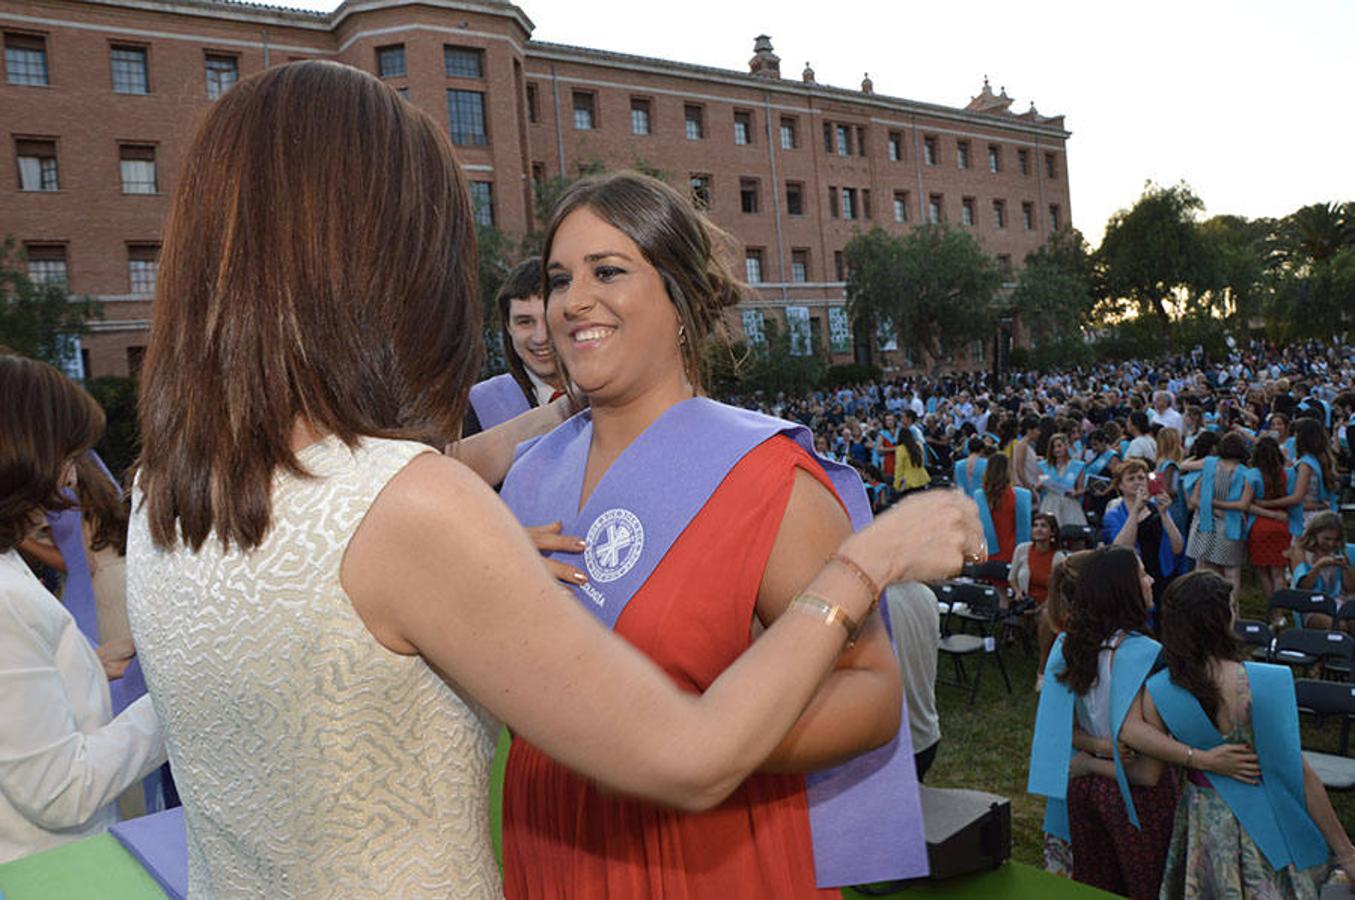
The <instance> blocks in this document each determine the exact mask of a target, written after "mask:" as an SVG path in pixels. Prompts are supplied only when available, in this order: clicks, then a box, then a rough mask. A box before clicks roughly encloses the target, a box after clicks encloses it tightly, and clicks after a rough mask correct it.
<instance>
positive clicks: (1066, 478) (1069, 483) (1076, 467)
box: [1040, 459, 1086, 494]
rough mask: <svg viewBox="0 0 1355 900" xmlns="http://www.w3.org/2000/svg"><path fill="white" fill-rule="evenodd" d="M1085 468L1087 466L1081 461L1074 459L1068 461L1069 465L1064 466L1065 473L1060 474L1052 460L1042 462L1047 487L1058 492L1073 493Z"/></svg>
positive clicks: (1041, 467) (1041, 469)
mask: <svg viewBox="0 0 1355 900" xmlns="http://www.w3.org/2000/svg"><path fill="white" fill-rule="evenodd" d="M1085 468H1086V466H1084V465H1083V464H1082V463H1081V462H1079V461H1078V460H1075V459H1072V460H1069V461H1068V465H1066V466H1064V467H1063V474H1059V470H1058V469H1056V468H1054V464H1053V463H1052V462H1042V463H1040V472H1041V473H1043V474H1044V475H1045V476H1046V478H1047V480H1046V481H1045V487H1047V488H1049V489H1050V490H1052V491H1054V492H1055V493H1057V494H1071V493H1072V492H1073V491H1075V490H1077V480H1078V478H1080V477H1081V476H1082V471H1083V470H1084V469H1085Z"/></svg>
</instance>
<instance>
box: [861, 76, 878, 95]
mask: <svg viewBox="0 0 1355 900" xmlns="http://www.w3.org/2000/svg"><path fill="white" fill-rule="evenodd" d="M861 93H863V94H873V93H875V82H873V81H871V80H870V73H869V72H867V73H866V76H865V77H864V78H862V79H861Z"/></svg>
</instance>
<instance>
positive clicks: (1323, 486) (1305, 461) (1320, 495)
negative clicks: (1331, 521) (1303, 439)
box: [1298, 453, 1339, 512]
mask: <svg viewBox="0 0 1355 900" xmlns="http://www.w3.org/2000/svg"><path fill="white" fill-rule="evenodd" d="M1298 464H1299V465H1301V466H1307V467H1308V468H1310V469H1312V470H1313V477H1314V478H1316V479H1317V500H1318V502H1319V503H1322V504H1324V505H1326V506H1327V507H1328V508H1330V509H1331V511H1332V512H1336V511H1337V510H1338V509H1339V507H1338V506H1337V497H1336V495H1335V493H1334V492H1333V491H1329V490H1328V489H1327V480H1326V478H1325V477H1324V476H1323V474H1322V463H1321V462H1319V461H1318V458H1317V457H1316V456H1313V455H1312V454H1311V453H1305V454H1304V455H1303V456H1302V458H1300V459H1299V462H1298Z"/></svg>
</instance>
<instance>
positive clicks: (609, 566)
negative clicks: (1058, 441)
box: [500, 398, 927, 887]
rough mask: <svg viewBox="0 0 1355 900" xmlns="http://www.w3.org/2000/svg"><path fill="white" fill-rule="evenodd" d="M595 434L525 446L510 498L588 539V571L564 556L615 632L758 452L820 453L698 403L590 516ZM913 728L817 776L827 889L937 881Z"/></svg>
mask: <svg viewBox="0 0 1355 900" xmlns="http://www.w3.org/2000/svg"><path fill="white" fill-rule="evenodd" d="M592 434H593V426H592V418H591V415H590V413H589V412H588V411H584V412H582V413H580V414H578V415H576V416H574V417H573V418H571V419H569V421H567V422H565V423H564V424H562V425H561V426H559V427H558V428H556V429H555V430H554V431H552V432H551V433H549V434H547V435H545V436H544V437H541V438H538V439H535V440H533V441H529V442H526V443H524V444H522V445H521V446H520V447H519V448H518V458H517V460H516V461H515V462H514V464H513V468H512V470H511V471H509V473H508V478H507V479H506V480H505V481H504V484H503V490H502V493H501V494H500V496H501V497H502V498H503V500H504V502H505V503H507V504H508V506H509V508H511V509H512V510H513V512H514V514H515V515H516V516H517V518H518V521H520V522H522V523H524V524H530V525H535V524H544V523H547V522H554V521H557V520H558V521H560V522H562V523H563V524H564V533H565V534H577V535H583V536H584V537H585V539H586V540H587V541H588V549H587V550H586V551H585V552H584V553H583V554H582V557H583V558H582V559H580V554H572V553H556V554H553V556H554V557H556V558H559V559H561V560H562V561H564V562H567V563H570V564H571V565H577V566H579V567H580V568H583V569H585V570H586V571H587V572H588V577H589V579H590V580H589V583H588V584H586V585H582V586H576V587H574V592H575V594H576V596H577V597H578V599H579V601H580V602H581V603H582V604H583V606H584V608H585V609H587V610H589V611H590V612H591V613H593V615H595V616H596V617H597V618H598V619H600V620H601V621H602V622H603V623H604V624H606V625H607V627H609V628H614V627H615V626H616V622H617V619H618V618H620V616H621V612H622V610H623V609H625V606H626V604H627V603H628V602H629V601H630V599H631V597H633V596H634V595H635V593H636V592H637V591H639V589H640V588H641V586H642V585H643V584H644V583H645V581H646V580H647V579H648V578H649V576H650V574H652V573H653V571H654V569H655V568H656V567H657V566H658V564H659V562H660V561H661V560H662V559H663V557H664V556H665V554H667V552H668V550H669V548H670V547H671V546H672V545H673V543H674V542H675V541H676V540H677V539H678V537H679V535H681V534H682V532H683V531H684V530H685V529H686V527H687V525H688V523H690V522H691V521H692V519H693V518H695V516H696V514H697V513H698V512H700V510H701V509H702V507H704V506H705V505H706V503H707V501H709V500H710V498H711V496H712V495H713V494H714V493H715V490H716V488H718V487H719V485H720V483H721V482H722V481H723V480H724V478H725V476H726V475H728V474H729V471H730V470H731V469H733V468H734V466H735V465H736V464H737V463H738V462H739V460H741V459H742V458H743V457H744V456H745V455H747V454H748V452H749V451H751V450H752V449H753V448H755V447H757V446H758V445H759V444H762V443H763V442H764V441H766V440H767V439H769V438H771V437H773V436H775V435H777V434H784V435H786V436H787V437H790V438H792V439H793V440H794V441H795V442H796V443H798V444H799V445H800V446H801V447H803V448H804V449H805V450H806V451H807V452H809V453H810V454H811V455H813V452H814V450H813V438H812V436H811V435H810V433H809V430H808V429H806V428H804V427H803V426H800V425H795V424H792V423H790V422H786V421H783V420H781V419H773V418H770V417H768V416H763V415H759V414H757V413H753V412H748V411H746V410H741V409H735V408H733V407H729V406H725V405H723V404H719V403H715V402H714V401H711V400H706V399H703V398H698V399H692V400H687V401H684V402H682V403H679V404H677V405H675V406H672V407H670V408H669V409H668V410H667V411H665V412H664V414H663V415H662V416H660V417H659V419H658V420H657V421H656V422H655V423H654V424H653V425H651V426H650V427H649V428H648V429H647V430H646V431H645V432H644V433H643V434H642V435H640V436H639V437H638V438H636V439H635V440H634V441H633V442H632V443H631V445H630V446H629V447H627V448H626V450H625V452H623V453H622V454H621V456H620V457H619V458H618V459H617V460H616V462H615V463H613V464H612V466H611V468H610V469H608V470H607V472H606V474H604V475H603V477H602V479H601V480H600V481H599V482H598V485H597V487H596V488H595V489H594V491H593V493H592V495H591V496H590V497H589V498H588V502H587V503H586V504H584V507H583V509H582V510H580V509H579V499H580V497H581V496H582V492H583V477H584V469H585V466H586V464H587V461H588V450H589V445H590V443H591V441H592ZM816 458H817V457H816ZM818 461H819V463H820V465H822V466H823V468H824V471H825V472H826V473H827V474H828V477H829V479H830V480H831V481H832V483H833V486H834V488H835V489H836V490H837V493H838V496H839V497H840V498H841V499H842V502H843V503H844V505H845V506H846V508H847V512H848V515H849V516H850V517H851V520H852V525H853V527H855V528H861V527H863V526H864V525H866V524H867V523H869V521H870V517H871V513H870V505H869V502H868V501H867V499H866V495H865V491H864V489H863V488H862V485H861V479H860V477H859V476H858V475H857V474H856V472H855V470H853V469H851V468H850V467H848V466H844V465H840V464H838V463H833V462H829V461H827V460H823V459H819V460H818ZM675 486H680V488H681V489H680V490H675ZM881 612H882V614H883V613H884V608H883V607H881ZM886 625H888V617H887V615H886ZM902 723H903V724H902V727H900V729H899V733H898V735H897V736H896V737H895V738H894V740H892V741H890V742H889V743H888V744H886V745H885V746H883V747H880V748H879V749H877V750H874V751H872V752H870V753H867V754H864V755H862V756H859V757H857V758H855V759H853V760H850V761H848V762H846V763H844V764H843V765H841V766H838V767H837V768H834V769H829V770H826V771H823V772H815V773H810V774H809V775H807V777H806V785H807V793H808V800H809V821H810V829H811V832H812V834H813V837H814V868H815V873H816V880H817V882H818V885H819V886H820V887H839V886H842V885H850V884H863V883H866V882H873V881H888V880H895V879H903V878H916V877H920V876H924V875H926V874H927V846H926V839H925V836H924V834H923V828H922V808H921V804H920V802H919V800H918V791H917V773H916V769H915V767H914V763H913V750H912V738H911V736H910V733H909V729H908V709H907V703H906V701H905V703H904V709H903V717H902Z"/></svg>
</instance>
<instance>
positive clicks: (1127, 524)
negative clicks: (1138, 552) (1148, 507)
mask: <svg viewBox="0 0 1355 900" xmlns="http://www.w3.org/2000/svg"><path fill="white" fill-rule="evenodd" d="M1124 510H1125V512H1126V513H1128V515H1127V516H1125V520H1124V524H1123V525H1121V526H1120V530H1119V531H1118V532H1117V533H1116V535H1115V540H1114V541H1113V543H1115V544H1118V545H1120V546H1121V547H1128V548H1129V549H1130V550H1133V549H1134V548H1135V547H1137V546H1138V544H1139V504H1138V503H1131V502H1130V501H1129V498H1128V497H1126V498H1125V500H1124Z"/></svg>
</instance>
